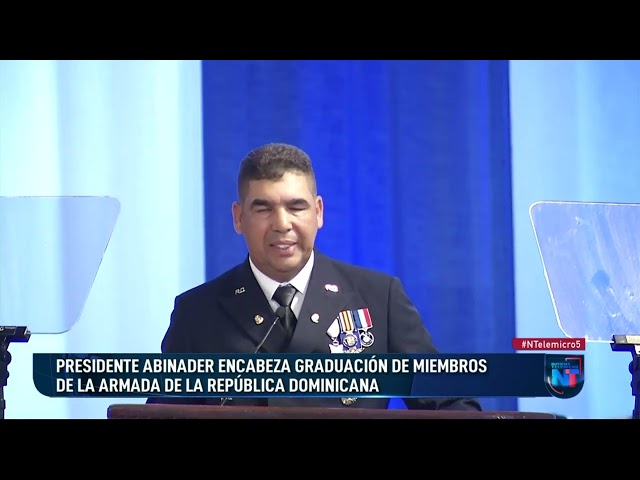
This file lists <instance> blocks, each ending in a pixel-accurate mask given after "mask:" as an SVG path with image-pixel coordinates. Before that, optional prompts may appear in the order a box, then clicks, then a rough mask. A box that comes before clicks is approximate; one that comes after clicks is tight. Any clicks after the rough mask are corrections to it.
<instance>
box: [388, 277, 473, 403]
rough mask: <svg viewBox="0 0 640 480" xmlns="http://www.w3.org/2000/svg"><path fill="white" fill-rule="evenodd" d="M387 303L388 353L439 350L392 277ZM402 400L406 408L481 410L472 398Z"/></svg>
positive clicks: (396, 279)
mask: <svg viewBox="0 0 640 480" xmlns="http://www.w3.org/2000/svg"><path fill="white" fill-rule="evenodd" d="M388 305H389V313H388V318H389V352H391V353H425V354H432V353H439V351H438V349H437V348H436V346H435V345H434V342H433V339H432V337H431V334H430V332H429V331H428V330H427V328H426V327H425V325H424V323H423V321H422V317H421V316H420V313H419V312H418V310H417V309H416V307H415V306H414V305H413V303H412V302H411V300H410V299H409V297H408V295H407V293H406V292H405V290H404V287H403V286H402V283H401V282H400V280H399V279H398V278H396V277H393V278H392V279H391V284H390V287H389V303H388ZM404 403H405V404H406V406H407V408H409V409H421V410H477V411H481V410H482V407H481V406H480V403H479V402H478V401H477V400H475V399H472V398H443V397H432V398H405V399H404Z"/></svg>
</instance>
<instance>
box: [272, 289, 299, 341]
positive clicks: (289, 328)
mask: <svg viewBox="0 0 640 480" xmlns="http://www.w3.org/2000/svg"><path fill="white" fill-rule="evenodd" d="M297 291H298V290H297V289H296V287H294V286H293V285H291V284H289V285H280V286H279V287H278V288H277V290H276V292H275V293H274V294H273V299H274V300H275V301H276V302H278V303H279V304H280V308H278V310H276V315H278V316H279V317H280V321H281V322H282V326H283V328H284V331H285V332H286V334H287V339H288V340H291V336H292V335H293V330H294V329H295V328H296V316H295V315H294V313H293V310H291V302H293V297H294V296H295V294H296V292H297Z"/></svg>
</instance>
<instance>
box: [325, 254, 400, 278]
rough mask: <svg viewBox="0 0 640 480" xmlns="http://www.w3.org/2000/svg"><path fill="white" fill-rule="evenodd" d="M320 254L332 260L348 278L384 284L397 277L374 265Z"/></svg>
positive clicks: (329, 260)
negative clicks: (373, 266)
mask: <svg viewBox="0 0 640 480" xmlns="http://www.w3.org/2000/svg"><path fill="white" fill-rule="evenodd" d="M320 255H322V257H323V259H324V260H325V261H327V262H330V263H331V264H332V265H333V267H334V268H335V269H336V270H337V271H338V272H339V273H340V274H341V275H342V276H344V277H346V278H350V279H355V280H357V281H367V282H373V283H382V284H389V283H390V282H391V281H392V280H393V279H394V278H395V276H394V275H391V274H389V273H385V272H383V271H382V270H377V269H375V268H372V267H364V266H361V265H357V264H354V263H350V262H346V261H344V260H338V259H336V258H333V257H329V256H327V255H324V254H320Z"/></svg>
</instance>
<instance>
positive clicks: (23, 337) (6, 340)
mask: <svg viewBox="0 0 640 480" xmlns="http://www.w3.org/2000/svg"><path fill="white" fill-rule="evenodd" d="M30 337H31V332H30V331H29V329H28V328H27V327H4V326H0V420H4V411H5V409H6V406H7V403H6V401H5V399H4V387H6V386H7V382H8V379H9V364H10V363H11V353H9V344H10V343H11V342H28V341H29V338H30Z"/></svg>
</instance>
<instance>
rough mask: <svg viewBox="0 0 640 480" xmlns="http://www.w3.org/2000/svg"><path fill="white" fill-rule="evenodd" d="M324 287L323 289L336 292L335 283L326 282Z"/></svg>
mask: <svg viewBox="0 0 640 480" xmlns="http://www.w3.org/2000/svg"><path fill="white" fill-rule="evenodd" d="M324 289H325V290H328V291H330V292H333V293H336V292H337V291H338V286H337V285H331V284H330V283H327V284H326V285H325V286H324Z"/></svg>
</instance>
